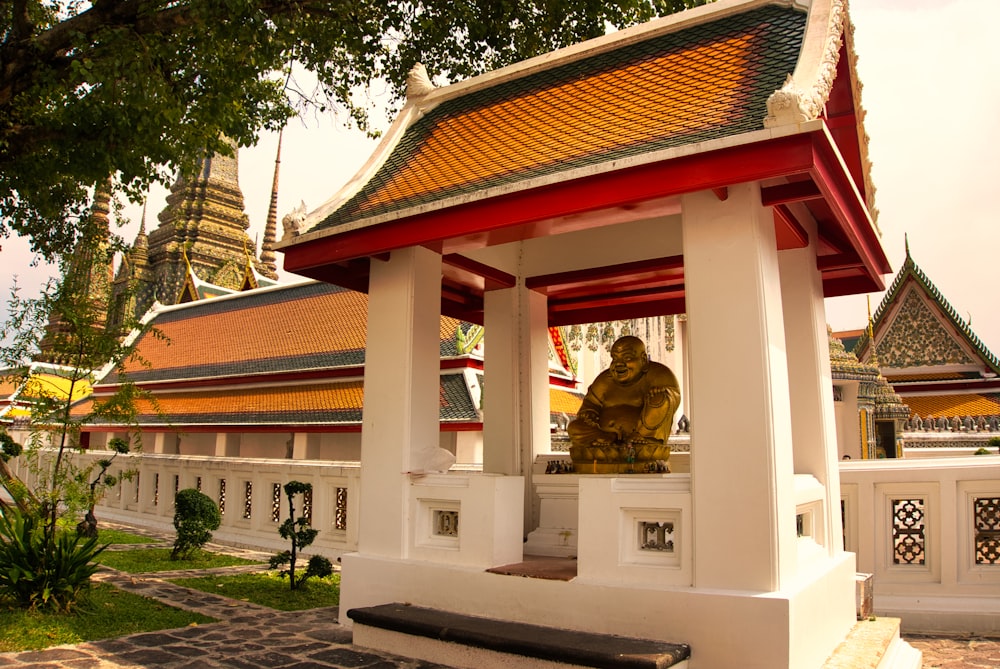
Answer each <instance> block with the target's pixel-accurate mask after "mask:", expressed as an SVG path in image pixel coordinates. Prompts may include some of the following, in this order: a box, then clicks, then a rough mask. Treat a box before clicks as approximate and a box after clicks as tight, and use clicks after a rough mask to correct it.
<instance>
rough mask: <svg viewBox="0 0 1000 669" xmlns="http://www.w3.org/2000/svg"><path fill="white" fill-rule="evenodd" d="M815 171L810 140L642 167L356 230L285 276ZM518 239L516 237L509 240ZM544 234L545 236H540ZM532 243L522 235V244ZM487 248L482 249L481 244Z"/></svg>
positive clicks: (291, 254)
mask: <svg viewBox="0 0 1000 669" xmlns="http://www.w3.org/2000/svg"><path fill="white" fill-rule="evenodd" d="M812 166H813V148H812V141H811V139H810V137H809V135H789V136H785V137H779V138H776V139H773V140H769V141H767V142H759V143H754V144H743V145H737V146H732V147H728V148H725V149H719V150H717V151H709V152H707V153H700V154H694V155H690V156H681V157H679V158H674V159H672V160H666V161H662V162H656V163H649V164H646V165H638V166H636V167H632V168H629V169H623V170H617V171H613V172H604V173H601V174H596V175H593V176H589V177H585V178H581V179H575V180H572V181H564V182H559V183H555V184H550V185H547V186H544V187H539V188H533V189H530V190H524V191H518V192H515V193H511V194H509V195H505V196H501V197H496V198H490V199H485V200H477V201H474V202H469V203H466V204H463V205H459V206H455V207H449V208H446V209H441V210H437V211H431V212H426V213H422V214H418V215H415V216H410V217H406V218H399V219H395V220H389V221H385V222H383V223H379V224H377V225H369V226H367V227H362V228H355V229H353V230H349V231H345V232H340V233H335V232H331V234H330V236H327V237H320V238H317V239H311V240H304V241H302V242H300V243H298V244H296V245H294V246H289V247H287V248H285V249H284V253H285V262H284V266H285V270H286V271H289V272H298V273H303V274H307V275H309V272H306V271H304V270H308V269H309V268H313V267H317V266H322V265H326V264H329V263H336V262H340V261H343V260H348V259H351V258H358V257H362V256H371V255H373V254H375V253H383V252H385V251H391V250H393V249H398V248H406V247H409V246H432V245H433V244H435V243H437V244H441V245H442V246H443V245H444V242H445V241H446V240H449V239H453V238H467V239H471V240H474V241H473V242H471V245H478V246H484V245H486V241H485V239H486V237H487V236H488V235H489V234H490V233H493V232H499V231H502V230H507V229H510V228H515V227H518V226H529V225H530V224H531V223H534V222H538V221H546V220H551V219H555V218H560V217H565V216H569V215H572V214H579V213H585V212H588V211H595V210H601V209H607V208H610V207H616V206H626V205H629V204H631V203H636V202H643V201H645V200H650V199H655V198H663V197H668V196H672V195H682V194H684V193H692V192H696V191H700V190H711V189H721V188H725V187H727V186H728V185H729V184H733V183H742V182H747V181H757V180H763V179H771V178H775V177H781V176H786V175H789V174H802V173H805V172H807V171H808V170H809V169H810V168H812ZM507 234H509V235H510V236H511V239H517V238H519V237H518V234H517V233H516V232H510V231H509V230H508V233H507ZM539 234H541V232H540V233H539ZM527 236H530V235H522V236H521V237H520V238H525V237H527ZM476 240H483V241H476Z"/></svg>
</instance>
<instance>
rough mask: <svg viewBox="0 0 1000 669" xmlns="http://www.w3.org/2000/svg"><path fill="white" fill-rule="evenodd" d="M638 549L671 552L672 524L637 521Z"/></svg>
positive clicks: (672, 547)
mask: <svg viewBox="0 0 1000 669" xmlns="http://www.w3.org/2000/svg"><path fill="white" fill-rule="evenodd" d="M639 550H641V551H655V552H658V553H673V552H674V524H673V523H671V522H665V523H657V522H651V521H646V520H641V521H639Z"/></svg>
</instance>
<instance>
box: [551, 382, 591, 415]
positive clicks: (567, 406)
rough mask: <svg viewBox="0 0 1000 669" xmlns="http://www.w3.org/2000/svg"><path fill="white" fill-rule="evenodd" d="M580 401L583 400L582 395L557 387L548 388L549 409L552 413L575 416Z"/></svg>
mask: <svg viewBox="0 0 1000 669" xmlns="http://www.w3.org/2000/svg"><path fill="white" fill-rule="evenodd" d="M581 402H583V395H580V394H578V393H571V392H569V391H566V390H561V389H559V388H549V411H550V412H552V413H565V414H569V415H571V416H575V415H576V412H577V411H579V410H580V403H581Z"/></svg>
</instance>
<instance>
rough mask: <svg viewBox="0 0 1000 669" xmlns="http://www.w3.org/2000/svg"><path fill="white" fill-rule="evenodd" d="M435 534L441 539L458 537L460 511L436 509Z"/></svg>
mask: <svg viewBox="0 0 1000 669" xmlns="http://www.w3.org/2000/svg"><path fill="white" fill-rule="evenodd" d="M434 534H435V536H439V537H457V536H458V511H449V510H446V509H434Z"/></svg>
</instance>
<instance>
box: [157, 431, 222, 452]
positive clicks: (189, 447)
mask: <svg viewBox="0 0 1000 669" xmlns="http://www.w3.org/2000/svg"><path fill="white" fill-rule="evenodd" d="M157 436H158V437H160V438H161V439H162V441H163V442H164V450H163V451H161V452H163V453H177V452H178V451H177V450H175V449H171V450H167V449H168V448H169V447H168V446H167V445H166V442H169V441H173V442H174V443H175V444H176V442H177V441H178V439H179V441H180V444H179V449H180V451H179V454H180V455H215V443H216V434H215V433H214V432H189V433H187V434H184V435H180V436H178V435H177V434H174V433H172V432H160V433H158V435H157Z"/></svg>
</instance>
